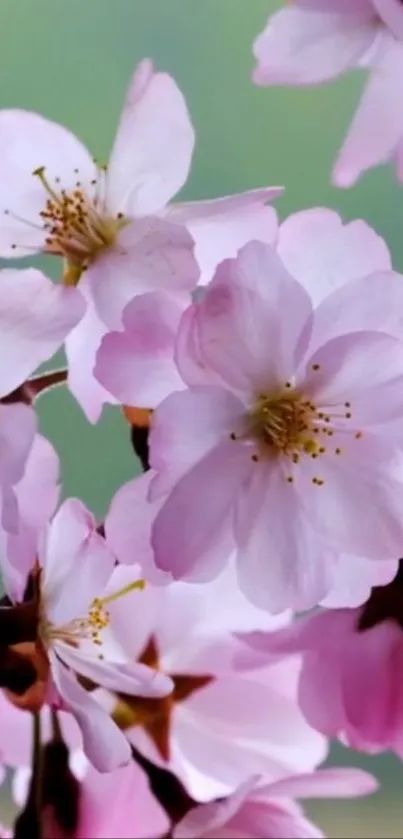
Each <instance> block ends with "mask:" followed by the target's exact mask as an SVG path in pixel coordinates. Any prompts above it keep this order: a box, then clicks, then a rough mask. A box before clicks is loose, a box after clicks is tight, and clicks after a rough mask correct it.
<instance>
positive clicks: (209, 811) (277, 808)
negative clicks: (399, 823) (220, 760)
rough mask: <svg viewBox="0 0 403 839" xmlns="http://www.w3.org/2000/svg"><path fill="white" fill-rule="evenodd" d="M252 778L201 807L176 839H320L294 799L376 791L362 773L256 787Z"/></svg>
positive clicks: (329, 772) (339, 772)
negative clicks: (217, 799) (223, 796)
mask: <svg viewBox="0 0 403 839" xmlns="http://www.w3.org/2000/svg"><path fill="white" fill-rule="evenodd" d="M258 780H259V779H255V778H251V779H249V780H248V781H245V782H244V783H243V784H241V785H240V786H239V787H238V789H236V790H235V792H233V793H232V795H229V796H228V797H227V798H225V799H224V800H221V801H212V802H209V803H208V804H201V805H199V806H198V807H195V808H194V809H193V810H191V811H190V812H189V813H188V814H187V815H186V816H185V817H184V819H182V821H181V822H179V824H178V825H177V826H176V828H175V830H174V833H173V836H174V839H231V838H232V837H233V839H241V837H242V839H289V837H290V836H292V837H294V839H320V837H323V836H324V834H323V833H322V831H321V830H319V829H318V828H317V827H316V825H315V824H313V823H312V822H310V821H309V820H308V819H307V818H306V817H305V814H304V812H303V810H302V809H301V807H300V806H299V805H298V804H297V803H296V801H294V800H293V799H296V798H355V797H356V796H361V795H370V794H371V793H372V792H375V790H376V789H377V786H378V784H377V781H376V779H375V778H374V777H373V776H372V775H370V774H369V773H367V772H363V771H362V770H361V769H321V770H319V771H317V772H313V773H312V774H307V775H294V776H290V777H288V778H284V779H283V780H281V781H276V782H274V783H272V784H267V785H266V786H263V787H258V784H257V782H258Z"/></svg>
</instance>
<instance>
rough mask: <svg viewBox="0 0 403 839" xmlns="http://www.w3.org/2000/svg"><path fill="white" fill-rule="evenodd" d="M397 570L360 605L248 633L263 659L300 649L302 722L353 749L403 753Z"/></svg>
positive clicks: (402, 638) (401, 599) (402, 602)
mask: <svg viewBox="0 0 403 839" xmlns="http://www.w3.org/2000/svg"><path fill="white" fill-rule="evenodd" d="M401 578H402V573H401V570H400V571H399V573H398V575H397V577H396V578H395V579H394V580H393V581H392V582H391V583H390V584H389V585H387V586H380V587H376V588H374V589H373V591H372V594H371V596H370V598H369V600H368V601H367V603H366V604H364V605H363V606H361V607H360V608H358V609H331V610H329V611H325V612H323V613H319V614H315V615H313V616H310V617H307V618H304V619H302V620H301V621H297V622H296V623H295V625H293V626H291V627H288V628H286V629H285V630H279V631H278V632H273V633H264V632H263V633H259V632H257V633H251V634H250V635H246V636H245V640H247V642H248V645H249V646H250V647H252V648H253V649H254V650H255V652H259V653H260V654H262V656H263V658H262V660H263V661H264V660H266V657H267V656H271V655H274V656H276V655H284V653H287V652H288V653H289V654H291V655H295V654H299V655H301V654H302V656H303V666H302V670H301V676H300V683H299V702H300V706H301V709H302V710H303V712H304V714H305V716H306V718H307V720H308V721H309V722H310V723H311V725H313V726H315V728H317V729H318V730H319V731H322V733H324V734H326V735H327V736H329V737H340V738H341V739H342V741H343V742H344V743H346V744H348V745H349V746H351V747H352V748H355V749H360V750H362V751H366V752H370V753H376V752H381V751H382V752H383V751H386V750H389V749H391V750H393V751H395V752H396V753H397V754H398V755H399V756H400V757H403V689H402V676H401V674H402V662H403V632H402V606H403V594H402V579H401Z"/></svg>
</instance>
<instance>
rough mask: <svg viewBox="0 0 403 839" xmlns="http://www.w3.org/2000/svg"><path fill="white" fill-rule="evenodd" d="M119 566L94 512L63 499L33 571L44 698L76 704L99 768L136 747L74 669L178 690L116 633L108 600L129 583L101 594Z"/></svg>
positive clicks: (133, 685)
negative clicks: (136, 658)
mask: <svg viewBox="0 0 403 839" xmlns="http://www.w3.org/2000/svg"><path fill="white" fill-rule="evenodd" d="M113 567H114V557H113V554H112V553H111V552H110V551H109V549H108V548H107V546H106V544H105V541H104V539H103V537H102V536H100V535H99V534H98V533H97V531H96V527H95V522H94V519H93V517H92V516H91V514H90V513H89V512H88V511H87V510H86V508H85V507H84V505H82V504H81V502H79V501H76V500H74V499H70V500H68V501H65V502H64V504H63V505H62V506H61V507H60V509H59V510H58V512H57V513H56V515H55V516H54V518H53V520H52V522H51V524H50V525H49V527H48V532H47V534H46V538H45V540H44V541H43V544H42V545H40V546H39V561H38V564H37V567H36V569H35V570H34V587H35V588H37V589H38V597H39V602H38V613H39V626H38V641H37V645H36V646H37V649H36V661H37V662H38V674H39V681H40V684H42V685H43V691H42V695H41V693H40V692H39V702H40V703H41V702H43V701H44V700H47V701H48V702H50V703H51V704H56V706H57V707H61V708H66V709H68V710H70V711H71V713H72V714H73V715H74V716H75V717H76V719H77V721H78V723H79V725H80V728H81V731H82V735H83V744H84V750H85V752H86V753H87V754H88V757H89V758H90V760H91V761H92V763H93V764H94V766H96V767H97V768H98V769H99V771H110V770H111V769H114V768H116V767H117V766H119V765H122V764H124V763H127V762H128V760H129V759H130V747H129V744H128V742H127V740H126V738H125V737H124V736H123V735H122V734H121V732H120V731H119V730H118V728H117V727H116V726H115V724H114V723H113V722H112V720H110V719H109V717H108V715H107V714H105V713H104V711H103V710H102V709H101V708H100V707H99V705H98V704H97V703H96V702H95V700H94V699H93V698H92V697H91V695H90V693H88V692H87V691H86V690H85V689H84V688H83V687H82V686H81V684H80V683H79V681H78V680H77V679H76V677H75V674H79V675H80V676H81V677H84V679H86V680H90V683H93V684H95V685H98V684H101V685H103V686H104V687H106V688H110V689H116V690H122V691H124V692H125V693H128V694H130V695H131V694H138V695H142V696H148V697H160V696H165V695H166V694H167V693H169V692H170V690H171V689H172V683H171V681H170V679H169V678H168V677H166V676H163V675H162V674H159V673H157V672H156V671H155V670H153V669H150V668H149V667H146V666H145V665H142V664H130V662H129V661H128V658H127V656H126V655H125V653H124V651H123V649H122V648H121V647H120V645H119V644H118V643H117V642H116V640H115V639H114V635H113V626H111V620H110V615H109V612H108V608H107V607H108V604H109V603H110V602H113V601H114V600H115V599H119V598H120V597H124V595H125V594H126V589H124V590H123V591H113V592H112V593H108V595H107V596H103V595H104V589H105V587H106V585H107V582H108V580H109V577H110V575H111V573H112V571H113ZM35 580H37V582H35ZM130 590H131V589H130V588H129V591H130ZM37 696H38V691H37V693H36V697H37ZM37 701H38V700H37Z"/></svg>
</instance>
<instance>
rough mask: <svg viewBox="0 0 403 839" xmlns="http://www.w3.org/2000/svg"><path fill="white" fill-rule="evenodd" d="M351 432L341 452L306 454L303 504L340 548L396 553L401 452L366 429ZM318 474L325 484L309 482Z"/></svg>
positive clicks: (402, 540) (299, 485)
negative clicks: (359, 434)
mask: <svg viewBox="0 0 403 839" xmlns="http://www.w3.org/2000/svg"><path fill="white" fill-rule="evenodd" d="M374 398H376V397H374ZM351 438H352V439H350V436H349V435H344V439H343V441H342V443H341V447H342V453H341V455H340V456H339V457H337V456H335V455H334V456H333V454H332V450H331V449H330V450H329V451H328V453H327V454H325V455H324V456H323V457H321V458H320V459H319V460H315V461H313V460H311V459H310V458H306V459H305V460H304V463H303V464H302V466H301V469H300V473H299V474H300V475H301V480H297V481H296V482H295V487H296V489H297V491H298V493H299V496H300V500H301V504H302V505H303V507H304V508H305V511H306V515H307V517H308V518H309V519H310V521H311V522H312V524H313V526H314V527H315V529H317V531H318V532H319V533H322V534H323V535H324V536H325V537H326V538H327V539H330V540H331V541H332V542H333V544H334V545H335V546H336V547H337V546H338V548H339V550H340V551H345V552H349V553H351V554H357V555H358V556H367V557H368V558H369V559H382V560H386V559H394V558H395V557H397V556H400V555H401V553H402V546H403V523H402V514H401V511H402V505H403V482H402V479H401V476H402V474H403V472H402V457H401V453H400V451H399V450H398V449H396V448H394V447H393V446H392V445H391V444H390V443H388V442H387V441H385V440H382V438H381V437H380V435H376V434H375V433H371V432H370V431H366V432H365V434H364V437H363V438H362V439H361V438H360V439H359V440H356V439H355V437H354V435H351ZM361 444H362V445H361ZM317 476H318V477H320V478H321V479H322V480H323V482H324V483H323V485H319V486H318V485H317V484H314V483H313V478H314V477H317Z"/></svg>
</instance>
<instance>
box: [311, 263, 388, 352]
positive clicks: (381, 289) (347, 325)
mask: <svg viewBox="0 0 403 839" xmlns="http://www.w3.org/2000/svg"><path fill="white" fill-rule="evenodd" d="M402 298H403V282H402V275H401V274H396V273H394V272H392V271H384V272H376V273H373V274H371V276H363V277H361V278H357V279H352V280H350V281H348V282H347V283H346V284H345V285H343V286H342V287H341V288H338V289H336V290H335V291H334V292H333V294H329V296H328V297H326V298H325V299H324V300H323V301H322V302H321V303H320V305H319V306H318V308H317V309H316V310H315V315H314V322H313V327H312V335H311V343H310V350H311V352H312V351H313V350H314V349H316V348H317V347H320V346H321V345H322V344H323V343H325V342H326V341H330V339H331V338H335V337H336V336H337V335H346V334H348V333H349V332H360V331H362V330H376V331H378V330H379V331H380V332H386V333H387V334H389V335H393V336H394V337H395V338H399V340H400V339H401V337H402V335H403V314H402V312H403V300H402Z"/></svg>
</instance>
